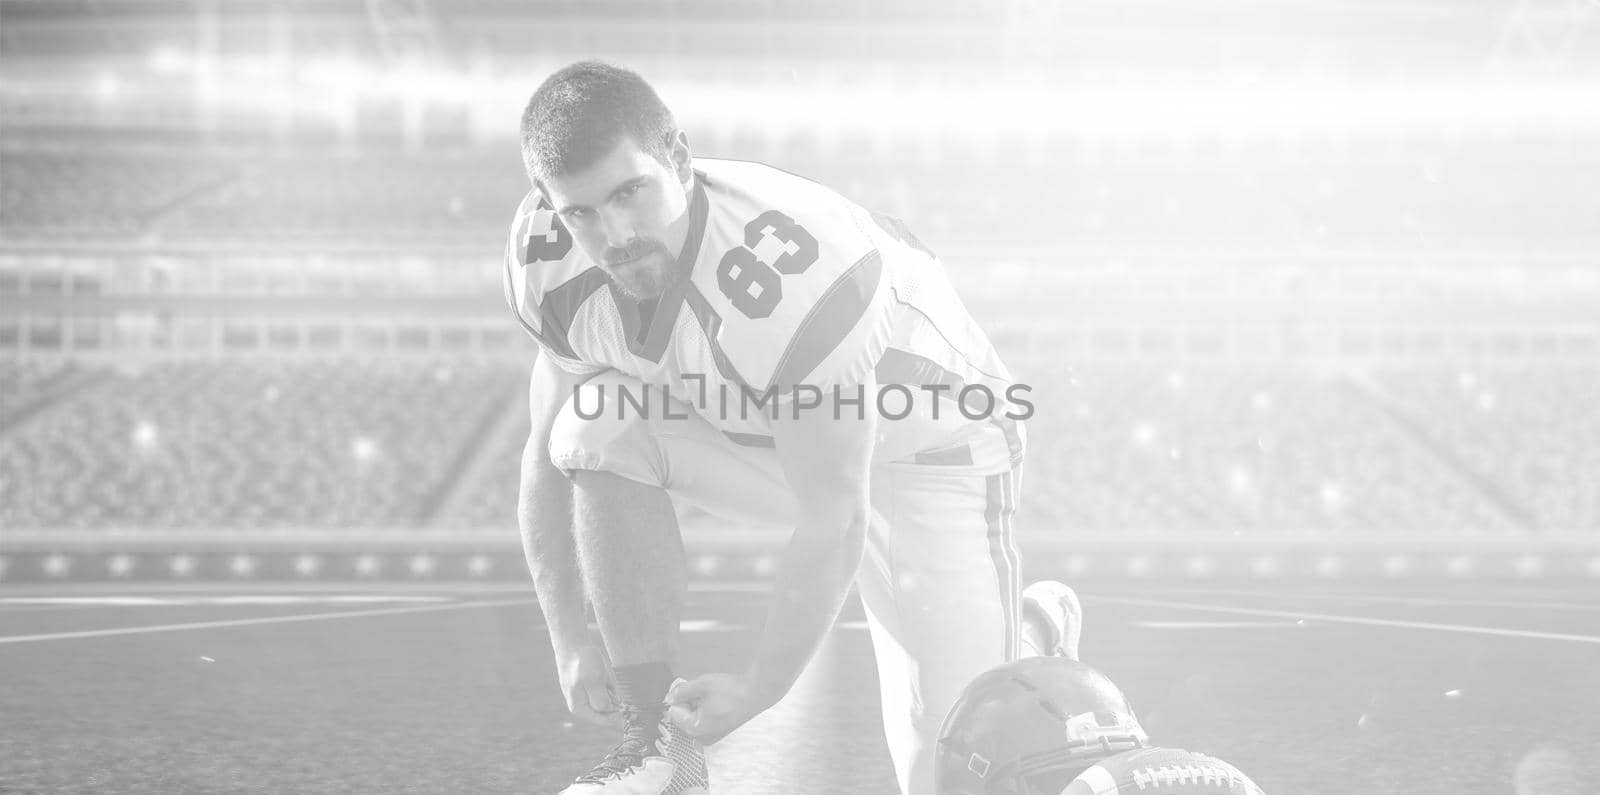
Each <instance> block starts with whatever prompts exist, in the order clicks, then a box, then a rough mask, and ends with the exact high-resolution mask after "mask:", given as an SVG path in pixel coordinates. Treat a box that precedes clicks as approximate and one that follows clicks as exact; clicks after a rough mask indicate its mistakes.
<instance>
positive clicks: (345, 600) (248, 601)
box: [0, 594, 450, 607]
mask: <svg viewBox="0 0 1600 795" xmlns="http://www.w3.org/2000/svg"><path fill="white" fill-rule="evenodd" d="M449 601H450V597H448V596H420V595H402V594H387V595H386V594H323V595H298V594H240V595H230V596H128V595H109V596H32V597H27V596H5V597H0V607H6V606H10V605H45V606H60V607H212V606H224V607H232V606H239V605H245V606H252V607H256V606H265V607H277V606H282V605H316V604H347V605H348V604H381V603H384V602H410V603H413V604H416V603H424V604H438V603H442V602H449Z"/></svg>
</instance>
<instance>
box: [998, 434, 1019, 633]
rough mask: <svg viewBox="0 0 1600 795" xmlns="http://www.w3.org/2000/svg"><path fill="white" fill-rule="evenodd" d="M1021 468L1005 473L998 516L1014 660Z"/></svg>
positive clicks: (1017, 593) (1017, 623)
mask: <svg viewBox="0 0 1600 795" xmlns="http://www.w3.org/2000/svg"><path fill="white" fill-rule="evenodd" d="M1021 480H1022V467H1021V465H1018V466H1016V467H1013V468H1012V470H1011V471H1010V472H1008V473H1006V501H1007V502H1006V510H1005V512H1004V513H1002V514H1001V515H1000V518H1001V520H1002V521H1003V522H1004V524H1005V531H1004V533H1002V541H1003V542H1004V543H1005V549H1006V555H1007V556H1008V557H1009V558H1010V560H1011V591H1010V593H1011V618H1012V632H1011V656H1010V657H1009V658H1008V659H1011V660H1015V659H1017V658H1018V657H1021V656H1022V631H1021V630H1022V628H1021V623H1022V583H1023V579H1022V555H1021V554H1020V553H1018V552H1017V537H1016V516H1017V497H1018V494H1019V493H1020V491H1021Z"/></svg>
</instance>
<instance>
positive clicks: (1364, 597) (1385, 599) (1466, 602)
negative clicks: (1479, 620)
mask: <svg viewBox="0 0 1600 795" xmlns="http://www.w3.org/2000/svg"><path fill="white" fill-rule="evenodd" d="M1153 590H1159V591H1160V592H1161V593H1164V594H1200V595H1203V596H1211V595H1218V596H1246V597H1251V598H1261V599H1271V600H1273V601H1282V600H1285V599H1309V600H1313V601H1319V600H1320V601H1324V602H1340V601H1344V602H1377V603H1379V604H1398V605H1416V606H1418V607H1526V608H1530V609H1538V610H1600V602H1543V601H1536V602H1525V601H1510V602H1507V601H1497V600H1492V599H1448V598H1443V597H1437V596H1379V595H1376V594H1355V593H1353V594H1337V593H1282V592H1272V591H1246V590H1235V589H1231V588H1216V589H1204V588H1160V589H1153Z"/></svg>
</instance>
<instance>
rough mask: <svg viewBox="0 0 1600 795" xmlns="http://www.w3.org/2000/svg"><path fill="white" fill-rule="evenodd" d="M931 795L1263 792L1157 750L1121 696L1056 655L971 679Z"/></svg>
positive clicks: (1229, 770) (1214, 768) (947, 727)
mask: <svg viewBox="0 0 1600 795" xmlns="http://www.w3.org/2000/svg"><path fill="white" fill-rule="evenodd" d="M938 756H939V759H938V772H937V774H936V780H937V792H938V794H939V795H1002V793H1003V794H1004V795H1119V793H1122V794H1124V795H1125V794H1126V793H1133V792H1147V791H1153V792H1162V793H1172V795H1225V794H1226V795H1262V791H1261V788H1260V787H1258V786H1256V784H1255V782H1253V781H1251V780H1250V777H1249V776H1246V775H1245V774H1243V773H1241V772H1239V769H1238V768H1236V767H1234V766H1233V765H1230V764H1228V763H1227V762H1224V761H1222V760H1220V759H1216V758H1213V757H1210V756H1206V755H1204V754H1197V753H1194V752H1192V751H1184V750H1181V749H1176V748H1157V747H1155V746H1152V745H1151V744H1150V738H1149V736H1148V735H1146V734H1145V731H1144V729H1143V728H1141V727H1140V726H1139V720H1138V718H1136V717H1135V716H1134V714H1133V710H1132V709H1131V708H1130V707H1129V706H1128V700H1127V698H1126V697H1125V696H1123V694H1122V691H1121V690H1118V689H1117V686H1116V685H1115V684H1112V682H1111V680H1110V679H1107V678H1106V677H1105V675H1104V674H1101V673H1100V672H1099V671H1096V670H1094V669H1093V668H1090V667H1089V666H1087V665H1084V664H1083V663H1081V662H1077V661H1075V660H1071V659H1068V658H1066V657H1064V656H1046V657H1032V658H1027V659H1022V660H1017V661H1015V662H1011V663H1006V664H1003V665H1000V666H997V667H996V668H994V669H993V670H990V671H988V672H986V673H984V674H983V675H982V676H979V677H978V678H977V679H975V680H973V682H972V684H971V685H968V686H967V689H966V691H965V692H963V693H962V694H961V698H960V700H959V701H957V702H956V705H955V707H954V708H952V709H951V710H950V715H949V716H948V717H947V718H946V719H945V723H944V728H943V729H942V730H941V732H940V739H939V754H938Z"/></svg>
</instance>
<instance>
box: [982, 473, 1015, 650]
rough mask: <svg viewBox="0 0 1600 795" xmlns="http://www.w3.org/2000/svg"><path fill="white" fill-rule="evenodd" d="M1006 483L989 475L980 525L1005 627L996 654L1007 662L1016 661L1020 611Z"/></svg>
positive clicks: (1002, 477) (1005, 477) (1004, 477)
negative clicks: (984, 526) (985, 532)
mask: <svg viewBox="0 0 1600 795" xmlns="http://www.w3.org/2000/svg"><path fill="white" fill-rule="evenodd" d="M1010 482H1011V475H1010V473H1007V474H1004V475H991V476H990V477H989V478H988V487H989V488H988V505H987V506H985V508H984V521H985V522H986V523H987V524H988V530H989V559H990V561H991V562H992V563H993V564H994V577H995V586H996V587H997V588H998V589H999V591H1000V594H999V595H1000V612H1001V619H1002V620H1003V621H1004V623H1005V633H1004V634H1005V638H1004V641H1003V642H1004V644H1005V645H1004V646H1003V647H1002V648H1001V650H1000V651H1001V654H1002V655H1003V658H1004V659H1005V660H1007V661H1010V660H1014V659H1016V658H1017V644H1018V643H1019V640H1018V638H1017V620H1018V612H1017V609H1018V607H1020V604H1019V601H1020V598H1019V596H1018V590H1019V589H1018V588H1017V582H1016V561H1015V558H1014V557H1013V555H1014V550H1012V549H1010V546H1011V545H1010V543H1009V542H1008V540H1007V538H1006V536H1007V534H1008V533H1009V527H1010V521H1009V519H1008V514H1009V512H1010V510H1011V506H1012V504H1013V503H1012V502H1011V496H1010V490H1011V489H1010Z"/></svg>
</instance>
